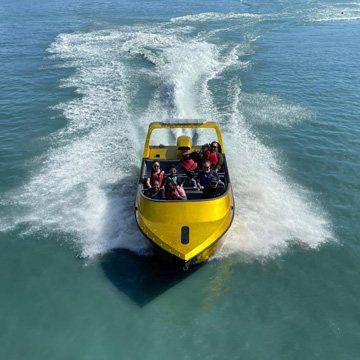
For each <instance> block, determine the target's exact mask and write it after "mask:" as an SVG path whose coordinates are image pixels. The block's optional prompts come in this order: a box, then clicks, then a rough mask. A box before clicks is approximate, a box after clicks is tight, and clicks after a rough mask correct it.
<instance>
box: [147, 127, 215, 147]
mask: <svg viewBox="0 0 360 360" xmlns="http://www.w3.org/2000/svg"><path fill="white" fill-rule="evenodd" d="M181 135H187V136H190V138H191V139H192V146H202V145H204V144H207V143H211V142H212V141H218V138H217V135H216V131H215V129H213V128H202V129H197V128H172V129H169V128H159V129H154V131H153V132H152V134H151V138H150V146H157V145H160V144H161V145H164V146H175V145H176V141H177V138H178V137H179V136H181Z"/></svg>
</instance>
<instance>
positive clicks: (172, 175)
mask: <svg viewBox="0 0 360 360" xmlns="http://www.w3.org/2000/svg"><path fill="white" fill-rule="evenodd" d="M169 173H170V174H169V176H168V177H167V178H166V183H169V182H170V181H172V182H173V183H174V184H175V186H176V190H177V191H178V193H179V194H180V196H181V197H182V198H184V199H186V193H185V190H184V189H183V187H182V186H180V185H179V184H178V177H177V175H176V173H177V170H176V166H175V165H171V166H170V170H169Z"/></svg>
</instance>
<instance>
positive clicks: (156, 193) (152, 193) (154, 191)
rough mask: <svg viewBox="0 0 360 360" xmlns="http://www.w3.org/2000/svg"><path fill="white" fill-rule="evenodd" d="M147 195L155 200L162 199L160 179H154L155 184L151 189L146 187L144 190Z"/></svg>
mask: <svg viewBox="0 0 360 360" xmlns="http://www.w3.org/2000/svg"><path fill="white" fill-rule="evenodd" d="M144 194H145V196H147V197H149V198H151V199H154V200H160V199H161V196H160V183H159V181H158V180H155V181H154V185H153V186H152V187H151V188H150V189H146V190H145V191H144Z"/></svg>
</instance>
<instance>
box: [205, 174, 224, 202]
mask: <svg viewBox="0 0 360 360" xmlns="http://www.w3.org/2000/svg"><path fill="white" fill-rule="evenodd" d="M225 191H226V189H225V186H224V184H223V183H222V182H220V181H219V180H218V179H216V178H215V177H213V178H212V179H211V181H210V184H209V185H208V186H207V187H206V188H205V190H204V192H203V194H202V197H203V199H212V198H215V197H218V196H221V195H223V194H224V193H225Z"/></svg>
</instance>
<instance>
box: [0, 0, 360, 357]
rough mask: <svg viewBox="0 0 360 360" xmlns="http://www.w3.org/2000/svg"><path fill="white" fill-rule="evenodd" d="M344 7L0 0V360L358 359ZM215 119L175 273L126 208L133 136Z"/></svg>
mask: <svg viewBox="0 0 360 360" xmlns="http://www.w3.org/2000/svg"><path fill="white" fill-rule="evenodd" d="M359 19H360V2H359V1H352V2H341V1H337V2H335V1H327V2H321V3H319V2H315V1H310V0H309V1H305V0H304V1H297V2H295V3H294V2H290V1H285V0H284V1H276V2H275V1H274V2H267V3H266V4H263V2H261V1H255V2H253V3H250V2H244V1H227V2H215V1H207V2H204V3H200V2H196V1H192V0H187V1H180V2H179V1H178V2H165V1H151V2H150V1H146V0H136V1H126V0H125V1H122V2H117V1H114V0H112V1H111V0H104V1H94V2H89V1H84V0H83V1H79V2H76V3H74V2H72V1H60V0H55V1H52V2H50V1H43V2H31V3H30V2H25V1H16V2H10V1H8V0H2V2H1V4H0V20H1V21H0V54H1V56H0V63H1V64H0V65H1V69H2V70H1V72H0V116H1V117H0V165H1V166H0V179H1V181H0V264H1V265H0V269H1V271H0V286H1V291H0V329H1V331H0V358H1V359H24V358H26V359H48V358H51V359H114V358H121V359H142V360H143V359H167V358H170V357H171V358H173V359H327V360H328V359H358V358H359V356H360V355H359V354H360V345H359V344H360V342H359V337H360V305H359V301H358V299H359V297H360V286H359V280H358V279H359V272H360V265H359V261H358V259H359V256H360V247H359V241H358V240H359V235H358V234H359V230H360V229H359V228H360V225H359V221H358V219H359V217H360V206H359V203H360V196H359V194H360V182H359V179H360V165H359V164H360V161H359V160H360V159H359V158H360V156H359V153H360V140H359V135H360V122H359V113H360V86H359V84H360V72H359V70H358V64H359V63H360V45H359V40H358V34H359V31H360V23H359ZM168 117H196V118H198V117H202V118H207V119H210V120H215V121H218V122H219V123H220V125H221V127H222V131H223V136H224V140H225V145H226V153H227V159H228V162H229V165H230V166H229V167H230V175H231V178H232V182H233V186H234V192H235V201H236V216H235V220H234V223H233V226H232V228H231V231H230V232H229V235H228V237H227V239H226V243H225V245H224V247H223V249H222V250H221V251H220V253H219V254H217V255H216V256H215V258H214V259H212V261H210V262H208V263H205V264H203V265H201V266H197V267H194V268H192V269H190V270H189V271H188V272H183V271H182V270H181V269H176V268H172V267H167V266H164V264H160V263H159V262H158V261H157V259H156V258H154V257H153V256H152V253H151V248H150V247H149V244H148V243H147V242H146V241H145V240H144V239H143V238H142V236H141V234H140V233H139V231H138V230H137V227H136V224H135V219H134V216H133V204H134V194H135V186H134V184H135V182H136V180H137V176H138V172H139V164H140V160H141V152H142V146H143V143H144V138H145V134H146V129H147V126H148V124H149V123H150V122H151V121H155V120H159V119H165V118H168Z"/></svg>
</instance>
